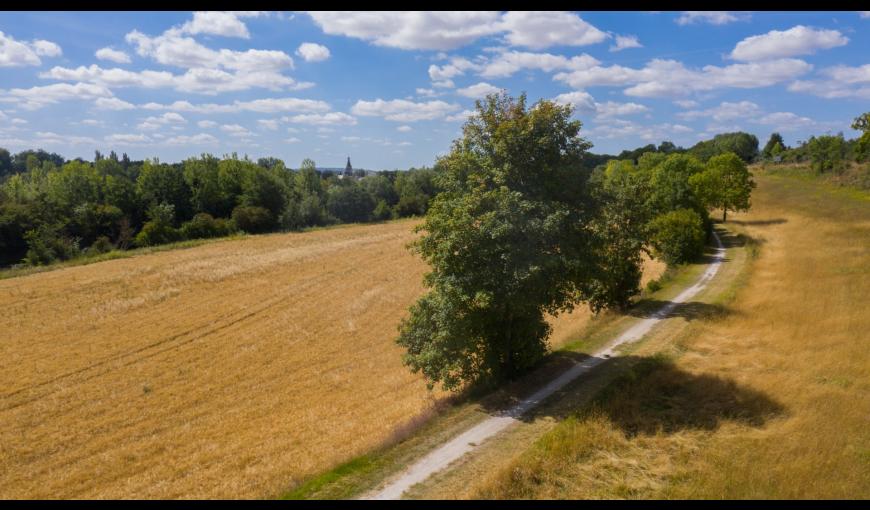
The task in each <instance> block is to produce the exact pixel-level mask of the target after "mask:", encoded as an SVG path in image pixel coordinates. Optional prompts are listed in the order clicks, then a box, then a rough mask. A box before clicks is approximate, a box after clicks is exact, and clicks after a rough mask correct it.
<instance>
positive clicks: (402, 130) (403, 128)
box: [396, 126, 414, 133]
mask: <svg viewBox="0 0 870 510" xmlns="http://www.w3.org/2000/svg"><path fill="white" fill-rule="evenodd" d="M413 129H414V128H412V127H411V126H399V127H397V128H396V131H399V132H400V133H408V132H410V131H413Z"/></svg>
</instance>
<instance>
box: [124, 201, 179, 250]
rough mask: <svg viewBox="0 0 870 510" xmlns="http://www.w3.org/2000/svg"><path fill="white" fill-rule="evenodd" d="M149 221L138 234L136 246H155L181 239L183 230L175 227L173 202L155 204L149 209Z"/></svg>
mask: <svg viewBox="0 0 870 510" xmlns="http://www.w3.org/2000/svg"><path fill="white" fill-rule="evenodd" d="M147 214H148V218H149V220H148V222H146V223H145V225H143V226H142V230H141V231H140V232H139V233H138V234H137V235H136V239H135V243H136V246H154V245H157V244H166V243H173V242H176V241H180V240H181V239H182V234H181V231H179V230H178V229H176V228H174V227H173V226H172V225H173V223H175V208H174V207H173V206H172V204H167V203H162V204H154V205H152V206H151V207H150V208H149V209H148V213H147Z"/></svg>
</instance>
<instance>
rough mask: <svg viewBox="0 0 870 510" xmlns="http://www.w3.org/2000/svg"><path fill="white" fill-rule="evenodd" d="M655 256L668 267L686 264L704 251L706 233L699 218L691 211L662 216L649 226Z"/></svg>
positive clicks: (679, 210)
mask: <svg viewBox="0 0 870 510" xmlns="http://www.w3.org/2000/svg"><path fill="white" fill-rule="evenodd" d="M650 230H651V232H652V237H651V241H652V245H653V249H654V250H655V252H656V255H657V256H658V257H659V258H661V259H662V260H664V261H665V262H667V263H668V264H669V265H674V264H680V263H683V262H688V261H690V260H693V259H695V258H697V257H698V256H700V255H701V253H702V252H703V251H704V240H705V239H706V237H707V236H706V232H705V230H704V221H703V220H702V219H701V216H700V215H699V214H698V213H697V212H695V211H693V210H691V209H677V210H676V211H671V212H669V213H665V214H662V215H660V216H658V217H657V218H656V219H654V220H653V221H652V223H651V224H650Z"/></svg>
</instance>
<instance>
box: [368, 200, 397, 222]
mask: <svg viewBox="0 0 870 510" xmlns="http://www.w3.org/2000/svg"><path fill="white" fill-rule="evenodd" d="M392 217H393V210H392V209H391V208H390V206H389V205H387V201H386V200H381V201H379V202H378V204H377V205H376V206H375V210H374V211H372V219H373V220H374V221H385V220H389V219H391V218H392Z"/></svg>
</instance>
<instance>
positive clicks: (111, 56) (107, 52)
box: [94, 47, 131, 64]
mask: <svg viewBox="0 0 870 510" xmlns="http://www.w3.org/2000/svg"><path fill="white" fill-rule="evenodd" d="M94 56H95V57H97V58H98V59H100V60H108V61H111V62H115V63H118V64H129V63H130V62H131V60H130V56H129V55H127V54H126V53H124V52H123V51H121V50H115V49H112V48H109V47H106V48H100V49H98V50H97V51H96V53H94Z"/></svg>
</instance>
